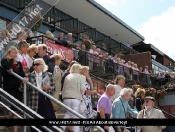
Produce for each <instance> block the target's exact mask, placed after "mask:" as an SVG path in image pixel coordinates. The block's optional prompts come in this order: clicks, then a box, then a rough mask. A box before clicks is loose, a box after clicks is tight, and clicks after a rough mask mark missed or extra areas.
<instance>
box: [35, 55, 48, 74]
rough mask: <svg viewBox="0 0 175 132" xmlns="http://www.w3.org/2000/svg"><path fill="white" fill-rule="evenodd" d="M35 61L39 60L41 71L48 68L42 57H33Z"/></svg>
mask: <svg viewBox="0 0 175 132" xmlns="http://www.w3.org/2000/svg"><path fill="white" fill-rule="evenodd" d="M36 61H40V63H41V64H42V65H43V72H45V71H47V70H48V66H47V65H46V63H45V62H44V60H43V59H42V58H38V59H35V60H34V62H36Z"/></svg>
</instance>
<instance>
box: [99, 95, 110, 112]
mask: <svg viewBox="0 0 175 132" xmlns="http://www.w3.org/2000/svg"><path fill="white" fill-rule="evenodd" d="M100 108H105V114H111V111H112V100H111V97H110V96H109V95H108V94H107V93H104V94H103V95H102V96H101V97H100V99H99V100H98V103H97V112H100Z"/></svg>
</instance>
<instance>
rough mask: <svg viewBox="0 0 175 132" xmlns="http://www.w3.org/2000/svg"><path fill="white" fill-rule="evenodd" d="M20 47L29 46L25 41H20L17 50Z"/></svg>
mask: <svg viewBox="0 0 175 132" xmlns="http://www.w3.org/2000/svg"><path fill="white" fill-rule="evenodd" d="M22 47H27V48H28V47H29V44H28V43H27V42H26V41H21V42H19V43H18V45H17V48H18V50H20V49H21V48H22Z"/></svg>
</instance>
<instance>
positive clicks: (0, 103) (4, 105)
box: [0, 101, 41, 132]
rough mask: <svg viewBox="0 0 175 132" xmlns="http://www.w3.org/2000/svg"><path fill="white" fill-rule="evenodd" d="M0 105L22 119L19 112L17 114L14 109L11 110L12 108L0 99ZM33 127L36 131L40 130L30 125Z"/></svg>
mask: <svg viewBox="0 0 175 132" xmlns="http://www.w3.org/2000/svg"><path fill="white" fill-rule="evenodd" d="M0 105H2V106H3V107H5V108H6V109H7V110H8V111H10V112H11V113H13V114H14V115H15V116H17V117H18V118H20V119H24V118H22V117H21V116H20V115H19V114H17V113H16V112H15V111H13V110H11V109H10V108H9V107H8V106H7V105H6V104H4V103H2V102H1V101H0ZM31 127H32V128H33V129H35V130H36V131H38V132H41V131H40V130H39V129H38V128H36V127H35V126H31ZM25 130H26V129H25V128H24V132H25Z"/></svg>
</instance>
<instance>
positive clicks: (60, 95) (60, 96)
mask: <svg viewBox="0 0 175 132" xmlns="http://www.w3.org/2000/svg"><path fill="white" fill-rule="evenodd" d="M59 99H60V101H61V102H63V98H62V93H59Z"/></svg>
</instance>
